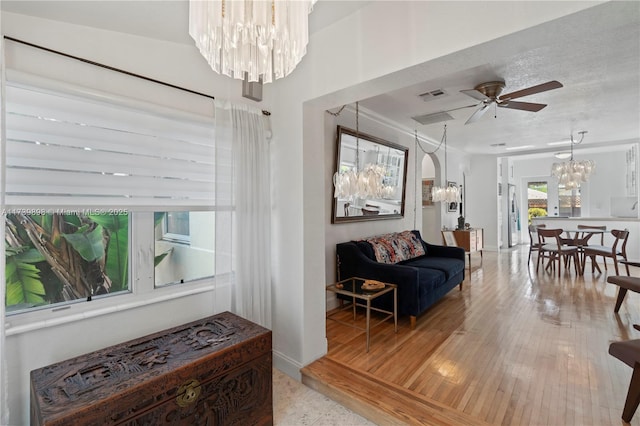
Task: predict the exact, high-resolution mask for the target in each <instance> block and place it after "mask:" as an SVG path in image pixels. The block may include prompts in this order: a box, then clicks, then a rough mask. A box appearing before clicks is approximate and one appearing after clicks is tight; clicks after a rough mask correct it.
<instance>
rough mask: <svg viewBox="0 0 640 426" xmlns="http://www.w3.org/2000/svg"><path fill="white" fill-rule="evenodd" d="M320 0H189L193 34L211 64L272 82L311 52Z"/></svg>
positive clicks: (240, 75)
mask: <svg viewBox="0 0 640 426" xmlns="http://www.w3.org/2000/svg"><path fill="white" fill-rule="evenodd" d="M315 2H316V0H275V1H272V2H267V1H249V0H219V1H201V0H191V1H190V2H189V35H191V37H192V38H193V39H194V40H195V43H196V47H197V48H198V49H199V50H200V53H201V54H202V56H204V58H205V59H206V60H207V62H208V63H209V65H210V66H211V68H212V69H213V70H214V71H215V72H217V73H219V74H224V75H227V76H229V77H232V78H237V79H240V80H242V79H245V76H246V78H247V79H248V81H249V82H254V81H255V82H257V81H264V82H265V83H270V82H271V81H272V80H273V79H274V78H275V79H278V78H282V77H286V76H287V75H288V74H289V73H291V71H293V70H294V69H295V67H296V66H297V65H298V63H299V62H300V61H301V60H302V57H303V56H304V55H305V54H306V53H307V43H308V42H309V28H308V26H309V14H310V13H311V11H312V9H313V4H314V3H315Z"/></svg>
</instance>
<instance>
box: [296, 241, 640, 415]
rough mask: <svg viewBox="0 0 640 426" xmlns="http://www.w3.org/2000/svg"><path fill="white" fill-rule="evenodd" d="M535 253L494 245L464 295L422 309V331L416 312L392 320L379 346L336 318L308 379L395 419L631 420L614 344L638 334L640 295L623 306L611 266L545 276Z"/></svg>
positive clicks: (368, 411)
mask: <svg viewBox="0 0 640 426" xmlns="http://www.w3.org/2000/svg"><path fill="white" fill-rule="evenodd" d="M527 250H528V249H527V247H519V248H516V249H511V250H508V251H502V252H501V253H495V252H485V253H484V262H483V265H482V266H480V264H479V262H480V259H479V256H475V257H474V256H472V273H471V275H470V276H469V274H467V278H466V279H465V281H464V286H463V290H462V291H460V290H459V289H458V288H456V289H454V290H452V291H451V292H450V293H449V294H448V295H447V296H446V297H445V298H444V299H443V300H441V301H440V302H439V303H437V304H436V305H435V306H433V307H432V308H431V309H430V310H428V311H427V312H426V313H425V314H423V315H422V316H421V317H419V318H418V323H417V327H416V329H415V330H411V329H410V327H409V319H408V318H401V319H400V321H399V329H398V333H397V334H395V333H394V332H393V324H392V322H391V321H388V322H386V323H382V324H380V325H379V326H378V327H377V328H375V329H374V330H373V331H372V337H371V349H370V352H369V353H366V352H365V336H364V333H363V332H361V331H358V330H354V329H352V328H350V327H346V326H344V325H341V324H338V323H336V322H334V321H327V338H328V341H329V352H328V354H327V356H325V357H324V358H322V359H320V360H318V361H316V362H315V363H313V364H311V365H309V366H307V367H305V368H304V369H303V371H302V374H303V383H305V384H307V385H308V386H311V387H313V388H315V389H317V390H319V391H321V392H323V393H325V394H327V395H328V396H330V397H332V398H333V399H336V400H337V401H338V402H341V403H342V404H343V405H345V406H347V407H349V408H351V409H353V410H354V411H356V412H358V413H359V414H361V415H363V416H364V417H366V418H368V419H370V420H372V421H374V422H376V423H378V424H385V425H386V424H426V425H428V424H437V425H456V426H457V425H481V424H492V425H493V424H504V425H553V426H556V425H558V426H559V425H622V424H626V423H624V422H623V421H622V420H621V418H620V416H621V414H622V408H623V406H624V400H625V396H626V393H627V388H628V385H629V380H630V378H631V372H632V370H631V368H630V367H628V366H627V365H625V364H623V363H622V362H621V361H619V360H617V359H615V358H613V357H612V356H610V355H609V354H608V347H609V343H611V342H613V341H616V340H624V339H634V338H640V332H639V331H636V330H634V329H633V327H632V325H633V324H634V323H640V295H638V294H636V293H629V294H628V295H627V298H626V300H625V303H624V304H623V306H622V308H621V309H620V312H619V314H614V312H613V307H614V304H615V298H616V294H617V293H616V291H617V287H616V286H614V285H612V284H607V283H606V273H605V271H604V268H603V273H602V274H597V273H596V274H595V275H592V274H591V273H589V272H588V271H590V265H587V268H586V271H587V272H586V273H585V276H584V277H580V276H576V275H575V274H574V273H573V272H563V274H562V277H561V278H560V279H558V277H557V274H555V275H554V274H550V273H546V272H543V271H542V270H541V271H540V273H538V274H536V272H535V267H534V265H533V264H532V266H531V268H527ZM633 269H636V268H632V275H638V276H640V271H639V270H638V269H636V270H635V271H634V270H633ZM609 273H611V274H613V267H612V266H609ZM348 315H349V314H348V312H346V313H345V318H344V319H345V320H351V319H350V317H349V316H348ZM363 318H364V315H363V314H362V313H360V314H359V315H358V319H357V322H358V323H360V324H361V323H362V322H363ZM632 424H633V425H640V411H639V412H638V413H637V414H636V416H635V417H634V419H633V421H632Z"/></svg>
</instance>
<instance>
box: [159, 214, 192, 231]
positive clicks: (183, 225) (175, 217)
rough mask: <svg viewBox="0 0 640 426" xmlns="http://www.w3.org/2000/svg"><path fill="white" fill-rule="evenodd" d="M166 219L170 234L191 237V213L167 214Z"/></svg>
mask: <svg viewBox="0 0 640 426" xmlns="http://www.w3.org/2000/svg"><path fill="white" fill-rule="evenodd" d="M165 217H166V229H167V233H168V234H177V235H186V236H189V212H167V214H166V215H165Z"/></svg>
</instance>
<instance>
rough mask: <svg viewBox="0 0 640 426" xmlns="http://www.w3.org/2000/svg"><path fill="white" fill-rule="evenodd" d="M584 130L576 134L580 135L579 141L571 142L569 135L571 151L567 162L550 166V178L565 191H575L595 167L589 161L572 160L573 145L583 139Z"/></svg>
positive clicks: (594, 164) (593, 163)
mask: <svg viewBox="0 0 640 426" xmlns="http://www.w3.org/2000/svg"><path fill="white" fill-rule="evenodd" d="M585 133H587V131H586V130H583V131H581V132H578V134H579V135H580V140H579V141H574V140H573V135H571V151H570V154H571V155H570V157H569V161H565V162H562V163H553V165H552V166H551V176H553V177H555V178H557V179H558V182H559V183H560V185H564V187H565V188H566V189H576V188H578V187H579V186H580V183H582V182H586V181H587V180H588V179H589V175H591V172H593V170H594V169H595V167H596V163H595V162H593V161H591V160H583V161H574V159H573V145H578V144H580V143H581V142H582V140H583V139H584V134H585Z"/></svg>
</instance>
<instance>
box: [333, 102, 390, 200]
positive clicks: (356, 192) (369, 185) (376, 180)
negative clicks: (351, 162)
mask: <svg viewBox="0 0 640 426" xmlns="http://www.w3.org/2000/svg"><path fill="white" fill-rule="evenodd" d="M359 134H360V107H359V102H356V152H355V157H356V158H355V160H356V161H355V166H354V167H353V168H352V169H349V170H346V171H341V172H336V173H334V175H333V186H334V193H333V196H334V197H335V198H339V199H346V200H349V201H355V200H356V199H357V198H360V199H367V198H369V199H380V198H386V197H390V196H391V195H392V194H393V191H394V188H393V187H392V186H389V185H385V184H384V178H385V175H386V173H387V169H386V167H384V166H381V165H379V164H365V165H364V166H363V167H362V168H360V137H359Z"/></svg>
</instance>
